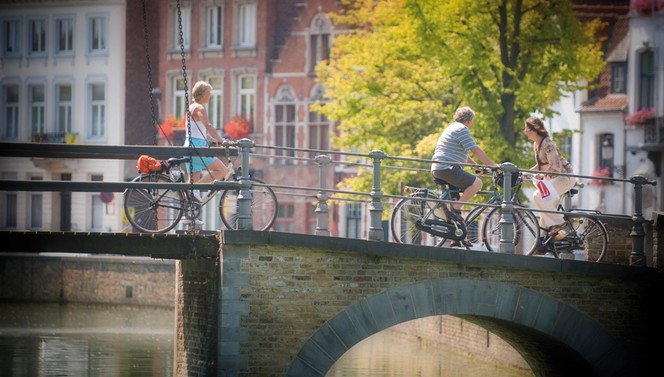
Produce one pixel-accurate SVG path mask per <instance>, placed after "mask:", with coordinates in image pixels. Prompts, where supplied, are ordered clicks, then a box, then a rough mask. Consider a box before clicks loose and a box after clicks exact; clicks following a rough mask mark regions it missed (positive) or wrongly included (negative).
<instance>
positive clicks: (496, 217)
mask: <svg viewBox="0 0 664 377" xmlns="http://www.w3.org/2000/svg"><path fill="white" fill-rule="evenodd" d="M500 212H501V208H498V207H497V208H493V209H491V211H489V213H488V214H487V216H486V220H485V221H484V226H483V227H482V235H483V236H484V244H485V245H486V248H487V250H489V251H500V239H501V236H502V231H501V226H500ZM513 215H514V225H513V227H514V228H513V231H514V239H513V243H514V253H515V254H520V255H530V254H532V253H533V252H534V251H535V249H536V247H537V244H538V242H539V223H538V221H537V217H535V215H534V214H533V212H532V211H530V210H529V209H527V208H524V207H518V206H515V207H514V211H513Z"/></svg>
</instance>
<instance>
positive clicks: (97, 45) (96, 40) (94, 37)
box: [88, 16, 107, 53]
mask: <svg viewBox="0 0 664 377" xmlns="http://www.w3.org/2000/svg"><path fill="white" fill-rule="evenodd" d="M88 36H89V38H90V41H89V44H88V51H89V52H91V53H105V52H106V42H107V41H106V38H107V31H106V17H105V16H90V17H89V18H88Z"/></svg>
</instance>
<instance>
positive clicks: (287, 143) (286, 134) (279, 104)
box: [274, 85, 296, 164]
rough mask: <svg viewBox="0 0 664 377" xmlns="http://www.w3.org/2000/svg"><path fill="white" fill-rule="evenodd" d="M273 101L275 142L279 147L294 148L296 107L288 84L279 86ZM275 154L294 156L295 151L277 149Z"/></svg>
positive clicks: (286, 162) (284, 161) (287, 162)
mask: <svg viewBox="0 0 664 377" xmlns="http://www.w3.org/2000/svg"><path fill="white" fill-rule="evenodd" d="M274 102H275V106H274V132H275V139H274V140H275V144H276V145H277V146H279V147H287V148H295V120H296V111H295V110H296V107H295V95H294V94H293V89H292V88H291V87H290V86H288V85H283V86H281V87H280V88H279V91H278V92H277V96H276V97H275V99H274ZM275 154H276V155H277V156H289V157H294V156H295V151H294V150H281V149H277V150H275ZM283 163H285V164H289V163H293V160H289V159H284V160H283Z"/></svg>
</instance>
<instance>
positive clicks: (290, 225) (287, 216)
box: [274, 204, 295, 233]
mask: <svg viewBox="0 0 664 377" xmlns="http://www.w3.org/2000/svg"><path fill="white" fill-rule="evenodd" d="M274 227H275V230H276V231H277V232H285V233H295V205H294V204H279V205H277V220H276V221H275V225H274Z"/></svg>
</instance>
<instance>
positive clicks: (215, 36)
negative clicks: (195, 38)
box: [205, 7, 223, 49]
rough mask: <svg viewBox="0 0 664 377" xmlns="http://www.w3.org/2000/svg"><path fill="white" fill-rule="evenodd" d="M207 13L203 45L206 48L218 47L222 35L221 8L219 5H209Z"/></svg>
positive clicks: (219, 46)
mask: <svg viewBox="0 0 664 377" xmlns="http://www.w3.org/2000/svg"><path fill="white" fill-rule="evenodd" d="M206 13H207V23H206V28H207V30H206V33H205V46H207V48H214V49H218V48H221V45H222V43H223V37H222V31H223V27H222V21H223V10H222V8H221V7H210V8H208V9H207V11H206Z"/></svg>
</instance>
